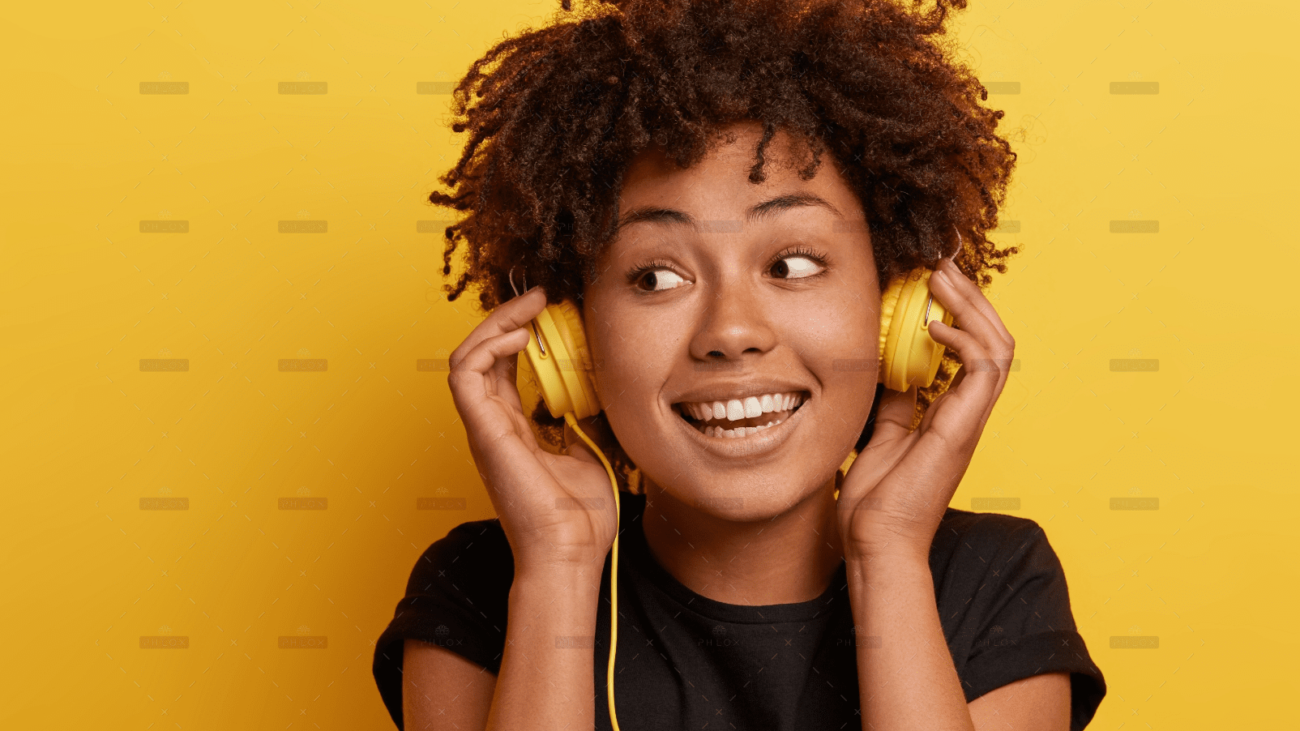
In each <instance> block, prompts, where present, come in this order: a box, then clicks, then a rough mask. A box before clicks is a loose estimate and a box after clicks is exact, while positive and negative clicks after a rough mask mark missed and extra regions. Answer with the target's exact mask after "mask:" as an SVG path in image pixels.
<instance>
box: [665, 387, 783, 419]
mask: <svg viewBox="0 0 1300 731" xmlns="http://www.w3.org/2000/svg"><path fill="white" fill-rule="evenodd" d="M802 400H803V399H802V397H801V396H800V395H798V394H793V393H779V394H778V393H769V394H763V395H762V396H747V397H745V398H743V399H728V400H727V401H712V402H709V403H688V402H683V403H682V404H681V406H682V410H683V411H684V412H685V413H687V414H690V415H691V416H692V417H693V418H695V419H696V420H697V421H715V420H722V419H726V420H727V421H739V420H740V419H752V418H754V417H756V416H762V415H763V414H768V413H772V412H774V411H789V410H791V409H793V408H794V407H795V406H797V405H799V403H801V402H802Z"/></svg>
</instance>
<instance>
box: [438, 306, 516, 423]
mask: <svg viewBox="0 0 1300 731" xmlns="http://www.w3.org/2000/svg"><path fill="white" fill-rule="evenodd" d="M528 338H529V333H528V331H527V330H526V329H523V328H517V329H515V330H513V331H511V332H508V333H504V334H501V335H497V336H496V337H492V338H488V339H487V340H485V341H483V342H482V343H480V344H479V346H478V347H476V348H474V349H473V350H471V351H470V352H469V353H468V354H467V355H465V356H464V357H463V358H462V359H461V360H460V362H459V363H457V364H456V366H455V367H453V368H452V369H451V372H450V373H449V374H448V375H447V385H448V387H450V389H451V398H452V401H453V402H454V403H455V405H456V410H457V411H459V412H460V414H461V417H462V418H463V419H464V421H465V428H466V430H467V431H468V432H469V433H470V434H471V437H473V436H474V435H480V436H482V437H483V438H484V439H485V440H487V441H489V442H495V441H497V440H499V439H500V438H501V437H502V436H505V435H507V434H515V433H516V432H515V423H514V422H513V421H512V420H509V419H506V418H504V414H505V412H504V411H502V410H501V409H500V408H496V407H495V406H494V404H492V403H491V399H490V396H495V395H496V394H495V393H493V394H490V393H489V391H488V389H489V385H488V384H489V379H490V378H493V376H491V375H490V374H489V371H491V370H492V369H493V368H494V366H495V365H496V363H497V362H498V361H499V360H500V359H502V358H507V357H513V356H517V355H518V353H519V351H520V350H522V349H523V347H524V344H525V343H527V342H528ZM506 386H507V384H504V383H500V382H494V383H493V385H492V389H493V390H494V391H495V392H496V393H500V391H501V390H503V389H505V388H506ZM510 387H511V388H513V385H511V386H510ZM508 403H510V404H511V406H512V407H513V409H514V410H517V411H519V412H520V414H521V415H522V411H523V409H522V406H521V405H520V403H519V395H518V391H517V390H516V391H515V394H514V397H513V399H509V400H508Z"/></svg>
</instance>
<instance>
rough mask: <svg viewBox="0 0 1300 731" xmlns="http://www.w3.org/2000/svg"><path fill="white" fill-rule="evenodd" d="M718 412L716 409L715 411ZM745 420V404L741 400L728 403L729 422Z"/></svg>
mask: <svg viewBox="0 0 1300 731" xmlns="http://www.w3.org/2000/svg"><path fill="white" fill-rule="evenodd" d="M715 410H716V409H715ZM743 418H745V404H744V403H743V402H741V400H740V399H734V398H733V399H732V400H730V401H728V402H727V421H740V420H741V419H743Z"/></svg>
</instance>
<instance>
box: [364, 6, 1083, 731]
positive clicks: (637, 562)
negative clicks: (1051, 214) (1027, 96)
mask: <svg viewBox="0 0 1300 731" xmlns="http://www.w3.org/2000/svg"><path fill="white" fill-rule="evenodd" d="M950 5H951V6H955V7H962V6H963V5H964V3H961V2H953V3H948V2H940V3H939V5H938V6H937V7H936V8H935V9H933V10H932V11H930V12H928V13H921V12H920V11H909V10H906V9H904V8H901V7H899V6H897V5H893V4H890V3H888V2H885V1H884V0H882V1H881V2H876V3H871V2H867V3H862V4H850V3H832V2H810V1H804V2H796V3H791V2H788V1H786V2H775V1H773V0H744V1H742V0H732V1H728V0H693V1H691V0H681V1H679V2H649V1H647V2H625V3H620V4H619V7H613V6H610V5H596V6H594V7H592V8H588V9H587V11H586V12H585V13H584V14H583V15H582V16H581V17H580V18H579V19H577V21H576V22H562V23H557V24H555V25H553V26H551V27H548V28H545V29H542V30H538V31H535V32H531V33H527V34H525V35H523V36H521V37H520V38H518V39H514V40H507V41H505V42H503V43H502V44H500V45H499V46H497V47H496V48H494V49H493V50H492V51H490V52H489V53H488V54H487V56H486V57H485V58H484V59H481V60H480V61H479V62H477V63H476V64H475V65H474V66H473V67H472V68H471V70H470V72H469V74H467V76H466V77H465V79H464V80H463V81H462V82H461V84H460V85H459V87H458V89H457V114H458V116H459V118H458V120H457V122H456V124H455V125H454V127H453V128H454V129H455V130H456V131H458V132H460V131H466V130H468V131H470V132H471V138H470V141H469V142H468V144H467V146H466V149H465V152H464V155H463V156H462V158H461V160H460V162H459V164H458V165H457V166H456V168H455V169H453V170H452V171H451V172H450V173H448V174H447V175H446V176H444V178H443V182H445V183H446V184H447V185H449V186H451V187H452V188H453V189H454V193H453V194H451V195H445V194H441V193H435V194H433V195H432V196H430V200H431V201H433V202H434V203H438V204H441V205H446V206H449V207H453V208H456V209H457V210H460V211H463V212H466V213H468V215H467V216H466V217H465V219H464V220H463V221H462V222H461V223H459V224H457V225H456V226H452V227H450V228H449V229H448V230H447V235H448V244H447V249H446V252H445V256H444V260H445V262H446V264H447V266H445V267H444V274H448V273H450V262H451V256H452V253H453V252H454V250H455V248H456V246H457V241H458V239H460V238H463V239H464V240H466V241H467V242H468V245H469V246H468V249H467V260H466V265H465V266H466V269H465V272H464V273H463V274H462V276H461V277H460V279H459V281H458V282H457V284H456V286H455V287H454V288H449V292H450V294H449V299H452V300H454V299H455V298H456V297H458V296H459V295H460V294H461V293H462V292H463V291H464V289H465V288H466V287H467V286H468V285H470V284H474V285H476V286H478V287H479V288H480V290H481V293H480V302H481V304H482V305H483V307H484V309H485V310H487V311H490V312H491V314H490V315H489V316H488V317H487V318H486V319H485V320H484V322H483V323H482V324H481V325H479V326H478V327H477V328H475V330H474V331H473V332H472V333H471V334H470V335H469V336H468V337H467V338H466V339H465V341H464V342H463V343H461V345H460V346H459V347H458V348H457V349H456V350H455V352H453V353H452V355H451V358H450V361H449V365H450V367H451V374H450V376H449V377H448V383H449V385H450V387H451V390H452V394H453V398H454V401H455V404H456V408H457V410H458V412H459V414H460V417H461V420H462V421H463V423H464V424H465V428H466V433H467V437H468V440H469V444H470V448H471V451H472V453H473V457H474V461H475V464H476V465H477V467H478V469H479V471H480V473H481V474H482V476H483V481H484V484H485V485H486V487H487V489H488V492H489V495H490V496H491V499H492V502H493V506H494V507H495V508H496V511H497V514H498V516H499V517H498V518H497V519H494V520H489V521H475V522H470V523H465V524H463V525H461V526H459V527H457V528H455V529H453V530H452V531H451V532H450V533H449V534H448V535H447V536H446V537H445V538H443V539H441V540H439V541H437V542H435V543H434V544H433V545H432V546H431V547H430V548H429V550H428V551H426V552H425V554H424V556H422V557H421V559H420V561H419V562H417V565H416V567H415V570H414V571H413V572H412V575H411V579H410V582H409V584H408V587H407V596H406V597H405V598H404V599H403V600H402V601H401V602H400V603H399V605H398V609H397V612H396V615H395V617H394V620H393V622H392V623H391V624H390V625H389V627H388V629H387V630H386V631H385V633H384V634H383V636H382V637H381V638H380V640H379V642H378V644H377V647H376V654H375V664H374V672H375V677H376V681H377V682H378V684H379V687H380V690H381V693H382V695H383V697H384V700H385V702H386V703H387V704H388V707H389V711H390V713H391V714H392V716H393V719H394V721H395V722H396V723H397V725H398V726H399V728H401V727H403V726H404V725H406V726H409V727H410V728H421V729H423V728H448V729H450V728H459V729H464V728H475V729H480V728H494V729H505V728H508V729H523V728H546V729H554V728H593V727H595V728H602V729H603V728H611V727H612V723H611V719H610V717H609V714H608V711H607V709H606V704H605V698H606V685H605V667H606V662H607V659H608V657H609V651H610V648H609V646H608V637H609V630H610V627H609V624H608V623H609V616H608V615H609V613H608V611H607V610H606V611H602V609H605V608H606V607H607V606H608V605H607V604H606V602H608V601H609V581H610V570H611V565H610V563H611V562H610V561H609V556H608V553H609V549H610V546H611V543H612V541H613V539H614V535H615V526H616V524H618V529H619V534H620V536H621V541H622V543H623V546H624V548H623V549H622V550H623V553H622V554H621V557H620V562H619V567H618V570H619V596H618V610H619V626H618V637H619V641H618V647H617V654H616V658H615V661H616V666H615V679H616V680H615V695H616V699H617V704H616V707H617V723H618V725H619V727H620V728H623V729H628V730H629V731H632V730H633V729H651V728H655V729H659V728H697V729H698V728H724V729H725V728H738V729H743V728H763V729H821V728H825V729H844V728H854V729H857V728H861V729H868V728H871V729H939V728H945V729H946V728H952V729H992V728H999V729H1000V728H1006V727H1007V726H1008V725H1010V727H1012V728H1016V729H1055V730H1057V731H1064V729H1067V728H1069V729H1081V728H1083V727H1084V726H1085V725H1086V724H1087V723H1088V721H1089V720H1090V719H1091V718H1092V716H1093V714H1094V712H1095V710H1096V707H1097V705H1098V704H1099V703H1100V701H1101V698H1102V697H1103V696H1104V694H1105V684H1104V679H1103V677H1102V675H1101V672H1100V671H1099V670H1098V669H1097V668H1096V666H1095V665H1094V664H1093V663H1092V661H1091V658H1090V657H1089V656H1088V652H1087V648H1086V646H1085V645H1084V642H1083V640H1082V638H1081V637H1080V636H1079V635H1078V633H1077V631H1076V628H1075V625H1074V621H1073V618H1072V615H1071V612H1070V606H1069V597H1068V590H1067V587H1066V583H1065V577H1064V573H1063V571H1062V569H1061V566H1060V563H1059V561H1057V559H1056V556H1055V553H1054V552H1053V551H1052V549H1051V546H1050V544H1049V543H1048V541H1047V539H1046V537H1045V535H1044V534H1043V531H1042V529H1041V528H1040V527H1039V526H1038V525H1037V524H1035V523H1034V522H1033V521H1031V520H1027V519H1023V518H1015V517H1010V516H1002V515H996V514H980V513H972V512H967V511H961V510H954V509H951V508H948V507H947V505H948V502H949V500H950V499H951V497H952V495H953V493H954V491H955V490H956V488H957V485H958V483H959V481H960V479H961V476H962V474H963V473H964V472H965V470H966V467H967V466H968V465H969V462H970V459H971V456H972V454H973V452H974V449H975V447H976V444H977V442H978V440H979V437H980V434H981V432H982V430H983V427H984V424H985V422H986V421H987V419H988V417H989V414H990V413H991V411H992V409H993V406H994V404H995V403H996V400H997V397H998V395H999V394H1000V393H1001V391H1002V388H1003V385H1004V384H1005V382H1006V378H1007V376H1008V370H1009V364H1010V361H1011V358H1012V355H1013V352H1014V345H1015V343H1014V340H1013V338H1012V337H1011V335H1010V333H1009V332H1008V331H1007V329H1006V327H1005V325H1004V324H1003V323H1002V321H1001V320H1000V318H999V317H998V316H997V313H996V312H995V311H994V310H993V308H992V306H991V305H990V304H989V302H988V301H987V299H985V297H984V295H983V293H982V292H981V291H980V289H979V287H978V286H976V283H975V282H973V281H972V280H971V277H972V276H973V277H975V279H976V281H980V282H982V283H985V284H987V283H988V281H990V279H991V277H990V276H989V275H988V273H987V272H988V271H990V270H993V269H996V270H998V271H1000V272H1001V271H1004V270H1005V265H1004V264H1003V261H1004V260H1005V258H1006V257H1007V256H1009V255H1010V254H1013V253H1015V249H1001V250H999V249H997V248H996V247H995V246H994V244H993V243H992V242H990V241H989V240H988V239H987V238H986V237H985V233H986V232H987V231H989V230H990V229H992V228H994V227H995V226H996V223H997V210H998V206H999V204H1000V203H1001V201H1002V199H1003V197H1004V195H1005V188H1006V184H1007V181H1008V179H1009V176H1010V173H1011V170H1012V168H1013V166H1014V160H1015V156H1014V153H1012V152H1011V151H1010V149H1009V146H1008V145H1007V143H1006V141H1005V140H1003V139H1002V138H1000V137H998V136H997V135H996V134H995V127H996V125H997V120H998V119H999V118H1000V117H1001V112H995V111H991V110H987V109H984V108H983V107H981V106H980V104H979V101H981V100H983V99H984V98H985V94H984V92H983V89H982V87H981V86H980V85H979V83H978V81H976V80H975V79H974V78H973V77H972V76H971V75H970V73H969V71H967V70H966V69H964V68H962V67H961V66H959V65H957V64H955V63H953V62H952V61H951V60H950V58H949V52H948V51H946V50H945V49H944V48H943V47H942V46H941V45H939V43H938V42H937V40H936V38H935V36H938V35H941V34H942V32H943V23H944V21H945V19H946V15H947V12H948V10H949V6H950ZM565 9H566V10H567V9H568V8H567V6H566V8H565ZM498 61H499V64H498V63H497V62H498ZM493 64H496V65H495V67H494V68H493V70H492V71H491V72H490V73H486V74H485V73H484V72H483V71H482V69H484V68H485V67H487V66H489V65H493ZM471 92H473V94H472V95H471ZM471 100H472V101H474V102H475V103H476V104H475V106H474V107H473V108H470V107H469V102H470V101H471ZM917 267H925V268H930V269H934V270H935V274H934V275H933V276H932V277H931V280H930V281H931V285H930V286H931V289H932V291H933V293H934V296H935V297H936V298H937V299H938V300H939V301H940V302H941V303H942V304H943V305H944V306H945V307H946V308H947V309H948V310H949V311H950V312H952V313H953V315H954V317H955V323H954V326H947V325H944V324H943V323H942V322H932V323H931V324H930V326H929V332H930V335H931V337H933V338H934V340H936V341H937V342H939V343H942V344H943V345H945V346H947V347H948V355H947V358H948V360H947V361H946V364H945V367H944V368H943V369H941V375H940V377H939V378H938V379H937V380H936V382H935V383H934V384H933V385H932V386H931V387H929V388H927V389H923V390H922V391H921V392H920V393H918V391H917V390H916V389H915V388H912V389H909V390H908V391H906V392H901V393H899V392H893V391H882V390H881V389H878V388H876V387H875V382H876V379H875V375H876V371H877V343H878V338H879V325H880V312H879V310H880V303H881V291H882V289H883V288H884V286H885V285H886V284H888V282H890V281H891V280H892V279H893V278H895V277H897V276H900V275H901V274H903V273H905V272H907V271H910V270H912V269H914V268H917ZM512 269H522V270H524V273H525V274H526V277H527V280H528V281H532V282H535V283H539V284H540V286H536V287H534V288H532V289H531V290H528V291H527V292H526V293H525V294H523V295H521V296H517V297H513V298H511V297H510V296H509V295H510V293H511V291H512V283H513V277H512V276H511V270H512ZM564 299H570V300H572V301H574V302H575V303H578V306H579V308H580V310H581V312H582V315H583V324H584V328H585V331H586V336H587V339H588V342H589V345H590V349H591V357H592V360H593V362H594V363H595V367H594V369H593V371H592V378H593V381H594V384H595V386H596V390H597V392H598V396H599V401H600V404H601V406H602V408H603V411H602V413H601V414H600V415H598V416H597V417H593V418H591V419H588V420H586V421H585V422H584V424H583V431H584V432H585V433H587V434H591V435H596V438H597V441H598V443H599V444H600V445H601V447H602V451H603V452H604V453H605V454H608V455H610V456H611V459H612V461H613V462H614V464H615V465H616V466H617V468H618V473H619V479H620V482H621V483H622V485H623V487H624V488H626V489H627V490H628V492H623V493H620V495H621V498H620V502H621V514H620V513H618V512H616V509H615V506H614V504H613V502H612V501H611V500H610V499H608V498H609V489H610V488H609V480H608V477H607V476H606V472H605V469H604V467H603V466H602V463H601V462H600V460H599V458H598V457H597V456H595V454H594V453H593V452H592V451H591V450H590V449H589V448H588V447H587V446H586V445H585V444H584V443H583V442H582V441H580V440H579V439H578V438H576V435H575V434H574V433H573V432H572V430H571V429H567V428H564V429H563V432H562V433H561V428H560V426H559V424H562V422H559V423H557V422H556V421H555V420H553V419H550V418H549V415H548V414H547V413H546V411H545V409H544V407H543V406H542V405H541V404H539V405H538V408H537V409H536V410H535V411H533V413H532V420H533V424H532V425H530V424H529V421H528V419H527V418H526V417H525V414H524V410H523V406H522V403H521V399H520V396H519V393H518V391H517V390H516V388H515V381H516V370H515V368H516V360H517V355H518V353H519V352H520V351H521V350H523V349H524V347H525V345H526V343H527V340H528V337H529V331H528V330H527V329H526V328H525V327H524V325H525V324H526V323H527V322H528V321H529V320H531V319H532V318H533V317H535V316H536V315H537V314H538V313H539V312H540V311H541V310H542V308H543V307H545V306H546V305H547V304H548V303H552V304H553V303H556V302H559V301H561V300H564ZM958 364H960V365H961V368H960V370H958V369H957V368H956V366H957V365H958ZM954 372H955V373H956V375H955V377H954ZM733 404H739V405H740V406H741V407H742V408H740V410H739V411H738V410H737V408H736V407H735V406H733ZM755 414H757V415H755ZM747 415H748V416H747ZM539 436H540V438H541V440H542V441H541V442H539V441H538V437H539ZM547 442H549V444H545V443H547ZM561 442H562V445H561ZM546 446H550V447H551V448H550V449H547V448H545V447H546ZM856 452H860V454H859V455H857V456H856V458H854V459H852V462H851V466H849V467H848V469H847V473H845V472H842V471H841V470H840V469H839V468H840V467H841V465H843V464H846V463H848V462H847V460H846V458H852V457H853V455H854V454H855V453H856ZM633 493H635V494H633Z"/></svg>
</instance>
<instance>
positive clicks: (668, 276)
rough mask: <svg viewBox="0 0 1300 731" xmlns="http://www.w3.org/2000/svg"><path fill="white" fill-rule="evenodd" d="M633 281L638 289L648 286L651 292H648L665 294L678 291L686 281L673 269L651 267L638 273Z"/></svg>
mask: <svg viewBox="0 0 1300 731" xmlns="http://www.w3.org/2000/svg"><path fill="white" fill-rule="evenodd" d="M633 281H634V283H635V284H636V285H637V286H638V287H640V285H642V284H648V285H649V290H647V291H650V292H664V291H667V290H670V289H676V288H677V287H678V286H680V285H681V284H683V283H684V282H685V281H686V280H685V279H683V278H682V277H681V276H679V275H678V274H677V273H676V272H674V271H672V270H671V269H668V268H666V267H662V266H655V265H650V266H647V267H645V268H643V269H641V271H639V272H636V273H635V275H634V279H633Z"/></svg>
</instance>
